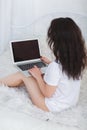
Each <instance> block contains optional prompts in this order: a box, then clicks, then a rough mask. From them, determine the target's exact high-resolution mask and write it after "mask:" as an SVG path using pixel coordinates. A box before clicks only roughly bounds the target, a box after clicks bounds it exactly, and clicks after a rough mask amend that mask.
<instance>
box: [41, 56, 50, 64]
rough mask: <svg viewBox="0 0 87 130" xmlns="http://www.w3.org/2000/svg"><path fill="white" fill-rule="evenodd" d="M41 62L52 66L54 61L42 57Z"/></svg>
mask: <svg viewBox="0 0 87 130" xmlns="http://www.w3.org/2000/svg"><path fill="white" fill-rule="evenodd" d="M41 60H42V61H43V62H44V63H46V64H50V63H51V62H52V61H51V60H49V59H48V58H47V57H44V56H41Z"/></svg>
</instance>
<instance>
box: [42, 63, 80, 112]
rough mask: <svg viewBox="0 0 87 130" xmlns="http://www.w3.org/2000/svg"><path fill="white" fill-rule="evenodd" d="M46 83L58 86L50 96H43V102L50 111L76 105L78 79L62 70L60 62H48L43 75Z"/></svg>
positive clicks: (78, 87)
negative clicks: (70, 76) (69, 76)
mask: <svg viewBox="0 0 87 130" xmlns="http://www.w3.org/2000/svg"><path fill="white" fill-rule="evenodd" d="M44 81H45V82H46V83H47V84H48V85H52V86H58V87H57V89H56V91H55V93H54V94H53V95H52V97H50V98H45V104H46V106H47V107H48V109H49V110H50V111H51V112H60V111H63V110H64V109H67V108H69V107H71V106H74V105H76V103H77V101H78V98H79V93H80V81H81V80H80V79H79V80H73V79H72V78H70V79H69V78H68V76H67V75H66V74H65V73H64V72H62V67H61V64H60V63H56V62H55V61H54V62H52V63H50V64H49V66H48V68H47V70H46V73H45V75H44Z"/></svg>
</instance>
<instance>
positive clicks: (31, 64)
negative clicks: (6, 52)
mask: <svg viewBox="0 0 87 130" xmlns="http://www.w3.org/2000/svg"><path fill="white" fill-rule="evenodd" d="M34 65H36V66H37V67H38V68H42V67H45V66H46V64H45V63H43V62H41V61H39V62H36V63H28V64H22V65H17V66H18V67H19V68H20V69H21V70H23V71H25V70H28V69H31V68H32V67H34Z"/></svg>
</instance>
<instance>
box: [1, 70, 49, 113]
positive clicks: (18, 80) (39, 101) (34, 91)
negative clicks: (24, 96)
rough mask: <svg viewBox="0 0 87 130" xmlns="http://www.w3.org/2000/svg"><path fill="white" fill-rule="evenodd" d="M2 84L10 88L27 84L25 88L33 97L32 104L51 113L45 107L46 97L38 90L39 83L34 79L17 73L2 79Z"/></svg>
mask: <svg viewBox="0 0 87 130" xmlns="http://www.w3.org/2000/svg"><path fill="white" fill-rule="evenodd" d="M0 83H3V84H6V85H7V86H9V87H16V86H19V85H21V84H23V83H24V84H25V87H26V89H27V91H28V93H29V96H30V97H31V100H32V103H33V104H34V105H36V106H37V107H39V108H41V109H42V110H44V111H49V110H48V108H47V107H46V105H45V97H44V95H43V94H42V93H41V91H40V89H39V88H38V84H37V81H36V80H35V79H34V78H33V77H29V78H28V77H25V76H24V75H23V74H22V73H20V72H17V73H15V74H12V75H9V76H7V77H5V78H2V79H0Z"/></svg>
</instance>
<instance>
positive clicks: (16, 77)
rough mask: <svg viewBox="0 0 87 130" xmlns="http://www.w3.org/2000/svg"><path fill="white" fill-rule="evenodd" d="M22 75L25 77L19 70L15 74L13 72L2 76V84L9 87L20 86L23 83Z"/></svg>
mask: <svg viewBox="0 0 87 130" xmlns="http://www.w3.org/2000/svg"><path fill="white" fill-rule="evenodd" d="M22 77H23V74H22V73H20V72H17V73H15V74H11V75H8V76H6V77H4V78H1V79H0V84H5V85H7V86H9V87H16V86H20V85H21V84H22V83H23V81H22Z"/></svg>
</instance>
